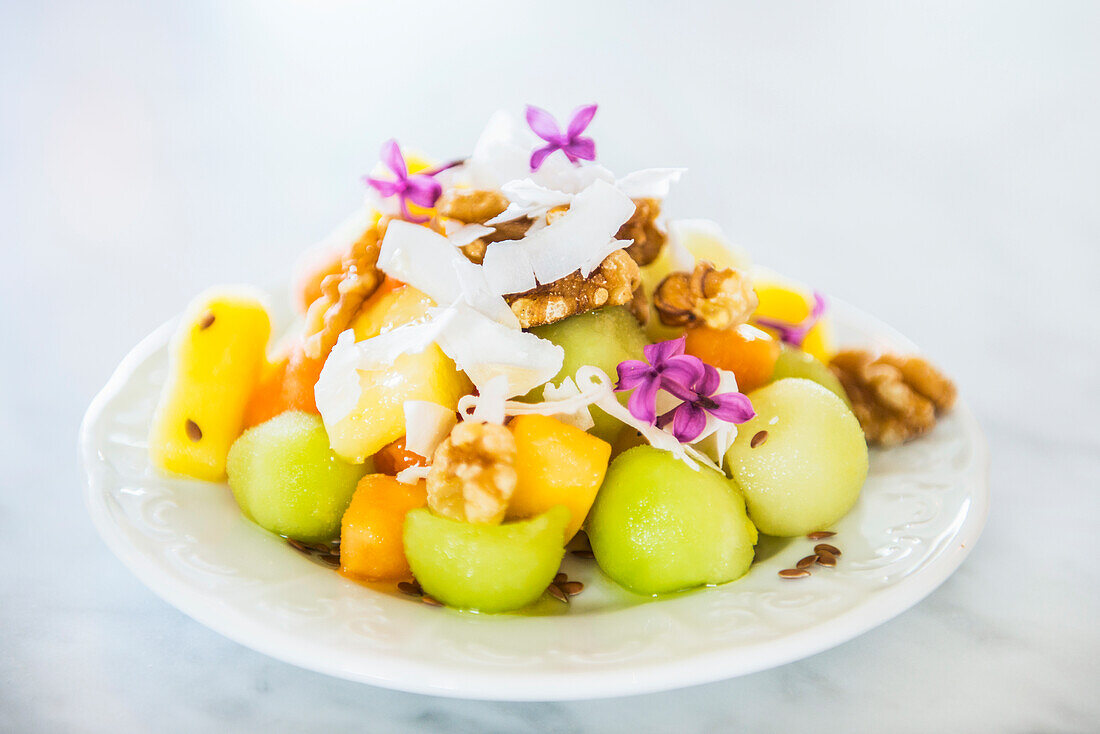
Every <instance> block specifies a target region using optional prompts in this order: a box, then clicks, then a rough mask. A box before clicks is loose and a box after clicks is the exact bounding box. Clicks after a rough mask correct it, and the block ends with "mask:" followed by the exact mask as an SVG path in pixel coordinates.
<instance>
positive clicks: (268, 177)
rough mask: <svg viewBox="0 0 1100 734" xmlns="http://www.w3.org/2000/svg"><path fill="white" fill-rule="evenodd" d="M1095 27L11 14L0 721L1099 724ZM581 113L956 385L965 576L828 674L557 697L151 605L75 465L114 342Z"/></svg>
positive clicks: (6, 59) (974, 20)
mask: <svg viewBox="0 0 1100 734" xmlns="http://www.w3.org/2000/svg"><path fill="white" fill-rule="evenodd" d="M475 10H476V11H479V12H475ZM475 16H480V17H475ZM1097 37H1100V8H1098V7H1097V6H1096V5H1094V4H1089V3H1044V4H1025V3H1015V2H1011V3H1005V2H976V3H959V2H942V3H922V4H920V5H919V6H917V5H911V6H906V7H902V6H900V5H898V4H889V5H885V6H884V5H879V4H868V5H865V6H864V5H859V4H845V5H844V6H843V7H839V6H832V5H827V4H823V3H819V4H783V5H781V4H776V3H768V4H750V5H742V4H734V3H717V2H715V3H712V4H703V3H698V4H692V5H688V4H682V3H676V4H659V3H647V2H632V3H629V4H628V3H622V4H620V3H610V2H608V3H600V4H598V5H597V4H596V3H583V4H582V3H558V4H555V5H554V6H552V7H548V6H545V4H537V5H536V4H530V5H529V6H523V7H521V6H520V4H517V3H511V4H508V5H500V6H489V5H485V6H479V5H477V4H458V3H439V4H436V3H431V2H421V3H416V4H415V5H414V4H410V3H387V4H383V3H353V2H343V1H341V0H315V1H312V2H306V1H305V0H263V1H260V0H254V1H253V2H244V1H241V2H221V1H219V0H196V1H194V2H156V3H136V2H124V1H123V0H95V1H91V2H71V3H66V2H40V3H3V4H0V41H2V43H0V61H2V63H0V100H3V101H2V102H0V222H3V228H4V234H3V237H2V238H0V248H2V250H3V254H4V262H5V263H6V267H4V268H0V309H2V310H0V340H2V341H0V343H3V344H4V345H5V348H4V352H3V359H0V385H2V386H3V387H0V550H2V551H3V556H2V557H3V561H2V562H0V730H2V731H13V732H24V731H35V732H114V731H126V732H144V731H149V732H154V731H155V732H175V731H179V732H200V731H261V730H262V731H271V732H280V731H287V732H301V731H315V730H323V731H327V732H339V731H361V730H364V729H366V730H370V731H379V732H401V731H412V732H439V731H447V732H452V731H453V732H478V733H485V732H515V731H547V732H608V731H630V732H650V731H653V732H663V731H673V730H675V731H685V732H687V731H715V732H717V731H732V730H740V731H755V732H763V731H778V732H788V731H795V730H806V729H809V728H811V727H812V728H813V729H814V730H818V731H847V732H865V731H866V732H877V731H891V732H925V731H945V732H955V731H959V732H974V731H998V732H1093V731H1097V730H1100V696H1098V695H1097V694H1098V693H1100V686H1098V683H1100V627H1098V626H1097V624H1096V618H1097V616H1098V615H1100V591H1098V589H1100V564H1098V563H1097V562H1096V558H1097V550H1096V543H1097V538H1098V537H1100V535H1098V531H1097V530H1096V521H1097V517H1098V516H1100V427H1098V423H1097V421H1096V420H1095V412H1096V410H1097V408H1098V407H1100V377H1098V372H1097V369H1096V359H1097V356H1098V350H1100V325H1098V321H1097V320H1096V314H1097V305H1096V296H1095V291H1096V287H1097V285H1098V283H1100V250H1098V245H1100V207H1098V206H1097V202H1098V201H1100V137H1098V136H1097V135H1096V130H1098V129H1100V101H1098V98H1097V94H1096V90H1097V89H1100V47H1098V46H1097V44H1096V42H1095V39H1096V38H1097ZM591 100H596V101H599V102H600V103H601V105H602V106H601V110H600V113H599V116H598V117H597V119H596V123H595V124H594V126H593V130H592V131H593V134H594V135H595V136H596V138H597V140H598V142H599V145H600V153H601V157H602V158H603V159H604V160H605V161H607V162H608V163H609V164H610V165H611V166H612V167H613V168H616V169H619V170H627V169H629V168H631V167H642V166H647V165H664V164H668V165H685V166H688V167H689V168H690V173H689V175H688V176H687V177H685V179H684V181H683V183H682V185H681V186H680V187H679V189H678V190H677V191H676V193H675V195H674V199H673V201H672V208H673V209H674V211H675V212H676V213H678V214H679V215H681V216H708V217H712V218H715V219H717V220H719V221H721V222H722V223H723V224H724V225H725V226H726V228H727V229H728V231H729V232H730V233H731V234H732V235H733V236H734V237H735V238H736V239H737V240H738V241H739V242H741V243H743V244H744V245H746V246H748V247H749V248H750V249H751V250H752V251H753V252H754V253H755V254H756V256H757V259H758V260H759V261H761V262H764V263H766V264H769V265H771V266H774V267H776V268H778V269H780V270H783V271H786V272H788V273H790V274H791V275H793V276H796V277H799V278H801V279H804V280H807V281H809V282H812V283H814V284H815V285H817V286H818V287H819V288H821V289H822V290H824V291H826V292H829V293H833V294H835V295H837V296H839V297H841V298H844V299H845V300H848V301H850V302H852V303H855V304H857V305H860V306H862V307H864V308H866V309H868V310H870V311H872V312H873V313H875V314H876V315H878V316H880V317H882V318H883V319H885V320H886V321H887V322H889V323H891V324H893V325H894V326H896V327H897V328H899V329H900V330H901V331H902V332H903V333H905V334H907V335H908V336H910V337H911V338H913V339H914V340H916V341H917V342H918V343H919V344H921V345H922V346H923V347H924V348H925V349H926V350H927V352H928V354H929V355H931V357H932V358H933V359H934V360H936V361H937V362H939V363H940V364H942V366H943V367H945V368H946V369H947V370H948V371H949V372H950V373H951V374H953V375H954V376H955V377H956V378H957V380H958V382H959V384H960V386H961V389H962V390H963V392H964V393H965V394H966V395H967V397H968V399H969V400H970V402H971V404H972V405H973V407H974V408H975V410H976V412H977V414H978V416H979V419H980V420H981V421H982V423H983V425H984V427H985V429H986V431H987V433H988V437H989V442H990V446H991V449H992V457H993V458H992V485H993V508H992V512H991V515H990V519H989V525H988V527H987V529H986V532H985V535H984V537H983V538H982V541H981V542H980V543H979V545H978V547H977V548H976V549H975V550H974V552H973V554H972V555H971V557H970V558H969V559H968V560H967V562H966V563H965V564H964V565H963V566H962V568H961V569H960V570H959V571H958V573H956V574H955V576H953V577H952V578H951V579H950V580H948V581H947V582H946V583H945V584H944V585H943V586H942V587H941V588H940V589H939V590H937V591H936V592H934V593H933V594H932V595H931V596H930V597H929V598H928V599H927V600H925V601H924V602H923V603H922V604H920V605H919V606H918V607H916V608H914V609H913V610H911V611H909V612H907V613H906V614H904V615H902V616H901V617H899V618H897V619H895V620H893V621H891V622H889V623H887V624H885V625H883V626H882V627H880V628H878V629H876V630H874V631H872V632H870V633H868V634H866V635H864V636H862V637H860V638H858V639H856V640H853V641H852V642H850V643H847V644H845V645H842V646H841V647H838V648H836V649H833V650H831V651H829V652H826V653H822V654H820V655H817V656H815V657H813V658H810V659H807V660H804V661H801V662H798V663H794V664H791V665H787V666H784V667H781V668H778V669H775V670H771V671H767V672H764V673H759V674H756V675H752V676H748V677H745V678H741V679H737V680H731V681H726V682H722V683H715V684H711V685H706V686H701V687H696V688H691V689H687V690H682V691H675V692H669V693H662V694H657V695H649V696H644V697H637V698H627V699H615V700H601V701H590V702H581V703H569V704H497V703H483V702H474V701H451V700H443V699H433V698H427V697H422V696H416V695H410V694H401V693H394V692H390V691H385V690H381V689H376V688H371V687H367V686H363V685H358V684H354V683H349V682H344V681H339V680H334V679H330V678H327V677H325V676H321V675H317V674H313V673H308V672H305V671H302V670H298V669H296V668H293V667H291V666H288V665H285V664H282V663H278V662H275V661H273V660H270V659H268V658H266V657H264V656H262V655H260V654H258V653H254V652H252V651H250V650H247V649H244V648H242V647H240V646H238V645H236V644H234V643H231V642H229V641H227V640H225V639H223V638H221V637H219V636H218V635H216V634H214V633H212V632H210V631H208V630H206V629H205V628H203V627H201V626H199V625H198V624H196V623H194V622H192V621H191V620H189V619H188V618H186V617H185V616H184V615H182V614H180V613H179V612H177V611H176V610H175V609H173V608H171V607H169V606H167V605H166V604H164V603H162V602H161V601H160V600H159V599H157V598H156V597H155V596H153V595H152V594H151V593H150V592H148V591H147V590H146V589H145V588H144V587H142V586H141V585H140V584H139V583H138V582H137V581H136V580H135V579H134V578H133V577H132V576H131V575H130V574H129V573H128V572H127V571H126V570H125V569H124V568H123V567H122V566H121V564H119V563H118V562H117V561H116V560H115V559H114V558H113V557H112V556H111V555H110V554H109V553H108V551H107V550H106V548H105V546H104V545H103V543H102V542H101V541H100V540H99V539H98V538H97V537H96V535H95V533H94V531H93V530H92V527H91V524H90V522H89V520H88V518H87V517H86V515H85V512H84V508H83V507H82V506H81V504H80V501H79V491H78V489H79V484H80V481H81V480H80V475H79V472H78V468H77V464H76V450H75V438H76V430H77V426H78V423H79V420H80V417H81V415H82V413H83V410H84V408H85V406H86V405H87V403H88V401H89V400H90V398H91V396H92V395H93V394H94V393H95V392H96V390H98V388H99V387H100V386H101V384H102V383H103V382H104V381H105V380H106V378H107V376H108V375H109V373H110V372H111V370H112V369H113V367H114V366H115V364H116V363H117V361H118V360H119V359H120V358H121V357H122V356H123V355H124V354H125V352H126V351H127V350H128V348H129V347H130V346H131V345H132V344H134V343H135V342H137V340H138V339H140V338H141V337H142V336H143V335H145V334H146V333H147V332H149V331H150V330H151V329H152V328H153V327H155V326H156V325H157V324H159V323H160V322H161V321H163V320H164V319H166V318H167V317H169V316H170V315H172V314H173V313H175V312H176V311H178V310H179V309H180V308H181V306H182V304H184V303H185V302H186V301H187V299H188V298H189V297H190V296H191V295H193V294H194V293H195V292H196V291H198V290H200V289H202V288H203V287H205V286H206V285H208V284H211V283H215V282H227V281H256V282H272V281H274V280H275V279H277V278H279V277H280V275H281V274H282V273H284V272H285V270H286V268H287V267H288V264H289V263H290V262H291V261H292V260H293V259H294V257H295V256H296V255H297V253H298V252H299V251H300V250H301V249H302V248H303V247H304V246H305V245H307V244H308V243H310V242H311V241H313V240H314V239H316V237H318V236H319V235H320V234H322V233H323V232H324V231H325V230H326V228H327V227H328V226H329V224H330V223H332V222H334V221H336V220H337V219H339V218H340V217H341V216H343V215H344V214H345V212H346V211H348V210H350V209H351V208H352V207H353V206H354V205H355V203H356V201H357V198H358V196H359V195H360V190H359V188H358V182H357V176H358V175H359V174H361V173H362V172H364V171H365V170H366V168H367V167H369V166H370V165H371V164H372V162H373V160H374V156H375V154H376V150H377V147H378V145H379V143H380V142H381V141H382V140H384V139H385V138H387V137H389V136H391V135H393V134H398V135H399V136H400V137H401V139H402V140H403V141H409V142H413V141H415V142H416V143H417V144H418V145H420V146H421V147H423V148H425V149H428V150H431V151H438V152H439V154H441V155H445V156H447V155H453V154H457V153H461V152H462V151H463V146H464V145H468V144H469V143H468V141H469V140H471V138H472V137H473V136H474V135H475V134H476V133H477V131H478V129H479V128H480V125H481V124H482V122H483V120H484V118H485V117H486V116H487V114H488V112H489V111H490V110H491V109H493V108H495V107H497V106H504V105H506V106H512V107H519V106H520V105H521V104H522V103H524V102H526V101H535V102H538V103H542V104H543V105H544V106H547V107H549V108H550V109H553V110H556V111H559V112H563V111H566V110H568V109H571V107H572V106H573V105H575V104H578V103H580V102H587V101H591Z"/></svg>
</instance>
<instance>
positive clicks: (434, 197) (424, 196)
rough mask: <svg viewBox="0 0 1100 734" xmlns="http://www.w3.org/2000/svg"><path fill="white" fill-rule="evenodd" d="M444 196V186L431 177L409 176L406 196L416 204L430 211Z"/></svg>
mask: <svg viewBox="0 0 1100 734" xmlns="http://www.w3.org/2000/svg"><path fill="white" fill-rule="evenodd" d="M442 195H443V186H442V185H441V184H440V183H439V182H438V181H436V180H435V179H434V178H432V177H431V176H420V175H417V176H409V179H408V181H407V182H406V187H405V196H406V197H408V198H409V199H410V200H411V201H412V202H413V203H414V204H416V205H418V206H422V207H424V208H426V209H430V208H431V207H433V206H435V202H436V201H438V200H439V197H440V196H442Z"/></svg>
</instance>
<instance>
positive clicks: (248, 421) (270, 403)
mask: <svg viewBox="0 0 1100 734" xmlns="http://www.w3.org/2000/svg"><path fill="white" fill-rule="evenodd" d="M289 360H290V356H289V355H283V356H282V357H280V358H278V359H275V360H273V361H270V362H265V363H264V366H263V367H262V368H260V379H259V381H257V383H256V387H255V388H254V389H253V390H252V395H251V396H250V397H249V398H248V406H247V407H246V408H245V411H244V428H246V429H248V428H251V427H252V426H258V425H260V424H261V423H263V422H265V421H269V420H271V419H272V418H274V417H275V416H277V415H279V414H280V413H282V412H284V411H285V410H286V408H285V407H284V406H283V379H284V378H285V377H286V365H287V362H288V361H289Z"/></svg>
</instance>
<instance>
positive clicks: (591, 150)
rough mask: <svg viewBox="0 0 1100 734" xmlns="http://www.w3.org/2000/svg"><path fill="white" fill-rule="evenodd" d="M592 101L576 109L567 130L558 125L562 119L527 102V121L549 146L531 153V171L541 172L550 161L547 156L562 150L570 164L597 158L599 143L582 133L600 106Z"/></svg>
mask: <svg viewBox="0 0 1100 734" xmlns="http://www.w3.org/2000/svg"><path fill="white" fill-rule="evenodd" d="M597 106H598V105H594V104H590V105H585V106H584V107H578V108H577V109H576V110H574V111H573V117H572V119H570V120H569V126H568V127H567V128H566V130H565V132H564V133H563V132H562V131H561V129H560V128H559V127H558V121H557V120H555V119H554V116H553V115H551V114H550V113H549V112H547V111H546V110H544V109H541V108H539V107H535V106H534V105H527V124H528V125H530V126H531V129H532V130H533V131H534V132H535V135H538V136H539V137H540V138H542V139H543V140H545V141H546V145H544V146H543V147H541V148H539V149H538V150H536V151H535V152H534V153H532V154H531V170H532V171H537V170H539V167H540V166H541V165H542V163H543V161H545V160H546V158H547V156H549V155H550V154H551V153H554V152H555V151H558V150H560V151H561V152H562V153H565V157H566V158H568V159H569V162H570V163H574V164H575V163H577V161H579V160H582V159H583V160H586V161H594V160H596V143H595V142H594V141H593V140H592V138H589V137H585V136H583V135H581V133H583V132H584V131H585V129H586V128H587V127H588V124H589V123H590V122H592V118H593V117H595V116H596V107H597Z"/></svg>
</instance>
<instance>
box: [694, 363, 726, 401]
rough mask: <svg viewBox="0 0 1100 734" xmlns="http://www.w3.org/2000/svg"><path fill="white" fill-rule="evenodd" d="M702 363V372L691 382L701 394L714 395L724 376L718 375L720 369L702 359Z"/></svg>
mask: <svg viewBox="0 0 1100 734" xmlns="http://www.w3.org/2000/svg"><path fill="white" fill-rule="evenodd" d="M700 364H702V367H703V370H702V374H701V375H699V377H698V379H696V380H694V381H693V382H691V383H689V384H690V385H691V387H692V389H693V390H694V391H695V392H696V393H697V394H699V395H707V396H710V395H713V394H714V391H715V390H717V389H718V385H719V383H720V382H721V381H722V378H721V377H720V376H719V375H718V370H717V369H715V368H714V367H712V366H711V365H709V364H705V363H703V362H702V360H700Z"/></svg>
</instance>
